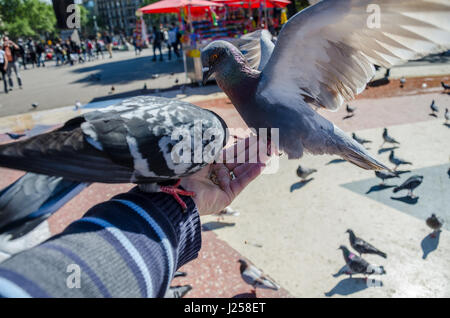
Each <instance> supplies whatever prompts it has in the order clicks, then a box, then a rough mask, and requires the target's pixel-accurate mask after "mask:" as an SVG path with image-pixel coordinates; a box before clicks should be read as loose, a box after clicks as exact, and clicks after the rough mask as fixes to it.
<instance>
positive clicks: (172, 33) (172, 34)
mask: <svg viewBox="0 0 450 318" xmlns="http://www.w3.org/2000/svg"><path fill="white" fill-rule="evenodd" d="M177 33H178V30H177V28H176V27H175V23H172V28H171V29H170V30H169V32H168V38H169V39H168V41H169V43H168V48H169V60H170V59H171V58H172V50H173V51H174V53H175V55H176V56H177V58H180V53H179V52H178V43H177Z"/></svg>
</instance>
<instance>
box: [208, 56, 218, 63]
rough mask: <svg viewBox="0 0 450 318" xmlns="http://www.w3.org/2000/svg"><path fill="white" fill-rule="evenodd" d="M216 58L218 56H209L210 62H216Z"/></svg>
mask: <svg viewBox="0 0 450 318" xmlns="http://www.w3.org/2000/svg"><path fill="white" fill-rule="evenodd" d="M218 57H219V56H218V55H217V54H213V55H211V58H210V61H211V62H214V61H215V60H217V58H218Z"/></svg>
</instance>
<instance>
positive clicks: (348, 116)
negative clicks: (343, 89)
mask: <svg viewBox="0 0 450 318" xmlns="http://www.w3.org/2000/svg"><path fill="white" fill-rule="evenodd" d="M354 116H355V114H352V115H347V116H345V117H342V119H344V120H345V119H349V118H352V117H354Z"/></svg>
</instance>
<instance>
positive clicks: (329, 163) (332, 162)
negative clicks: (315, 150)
mask: <svg viewBox="0 0 450 318" xmlns="http://www.w3.org/2000/svg"><path fill="white" fill-rule="evenodd" d="M342 162H345V160H344V159H333V160H331V161H328V162H327V163H326V165H327V166H328V165H332V164H335V163H342Z"/></svg>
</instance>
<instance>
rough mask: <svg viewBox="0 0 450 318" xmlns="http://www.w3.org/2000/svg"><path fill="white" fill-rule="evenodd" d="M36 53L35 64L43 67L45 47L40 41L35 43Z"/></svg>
mask: <svg viewBox="0 0 450 318" xmlns="http://www.w3.org/2000/svg"><path fill="white" fill-rule="evenodd" d="M36 54H37V66H38V67H41V64H42V67H45V47H44V44H43V43H42V42H38V43H37V44H36Z"/></svg>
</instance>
